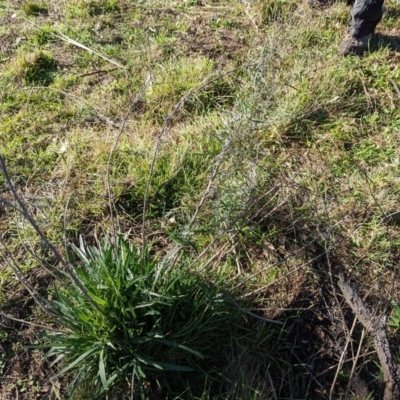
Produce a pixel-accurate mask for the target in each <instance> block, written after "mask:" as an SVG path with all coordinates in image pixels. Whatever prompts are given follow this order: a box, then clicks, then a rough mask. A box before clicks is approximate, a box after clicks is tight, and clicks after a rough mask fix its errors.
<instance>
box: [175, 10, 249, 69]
mask: <svg viewBox="0 0 400 400" xmlns="http://www.w3.org/2000/svg"><path fill="white" fill-rule="evenodd" d="M224 18H226V17H225V16H224V15H222V16H219V15H216V14H211V15H199V16H196V17H193V18H192V20H191V21H190V27H189V29H188V30H187V31H186V32H182V33H180V34H179V45H180V46H179V47H180V52H181V53H184V54H197V55H202V56H206V57H209V58H211V59H213V60H216V61H218V62H220V63H222V64H227V63H228V62H230V61H235V62H240V61H241V60H242V59H243V56H244V55H245V54H246V53H247V52H248V50H249V49H248V44H247V43H246V40H245V38H248V30H249V29H250V25H249V24H248V23H245V22H243V21H241V23H240V25H241V28H240V30H238V29H229V28H226V27H223V26H222V27H218V28H214V27H213V26H215V25H218V24H219V23H221V24H222V25H223V22H220V21H221V20H223V19H224ZM225 23H226V24H229V22H225ZM232 23H233V22H232ZM239 32H240V34H239Z"/></svg>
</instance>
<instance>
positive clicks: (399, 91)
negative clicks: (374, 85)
mask: <svg viewBox="0 0 400 400" xmlns="http://www.w3.org/2000/svg"><path fill="white" fill-rule="evenodd" d="M389 81H390V83H391V84H392V85H393V87H394V90H395V91H396V93H397V95H398V96H399V97H400V89H399V87H398V86H397V83H396V82H395V81H394V80H393V79H392V78H389Z"/></svg>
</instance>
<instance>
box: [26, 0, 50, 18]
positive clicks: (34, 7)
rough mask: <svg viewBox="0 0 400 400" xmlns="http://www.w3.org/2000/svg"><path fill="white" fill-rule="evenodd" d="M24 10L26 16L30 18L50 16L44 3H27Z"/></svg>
mask: <svg viewBox="0 0 400 400" xmlns="http://www.w3.org/2000/svg"><path fill="white" fill-rule="evenodd" d="M22 10H23V11H24V12H25V14H26V15H27V16H28V17H30V16H32V15H40V14H48V13H49V9H48V7H47V5H46V4H45V3H43V2H40V3H36V2H33V1H27V2H26V3H25V4H24V5H23V6H22Z"/></svg>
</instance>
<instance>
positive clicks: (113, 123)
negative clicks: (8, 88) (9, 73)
mask: <svg viewBox="0 0 400 400" xmlns="http://www.w3.org/2000/svg"><path fill="white" fill-rule="evenodd" d="M32 89H40V90H52V91H53V92H58V93H61V94H63V95H64V96H66V97H71V98H73V99H77V100H80V101H82V102H83V103H85V104H87V105H88V106H89V107H91V108H92V109H93V110H94V111H95V112H96V114H97V115H98V116H99V117H100V119H102V120H103V121H104V122H105V123H107V124H109V125H111V126H113V127H114V128H120V127H121V125H120V124H118V123H116V122H114V121H112V120H111V119H110V118H108V117H107V116H106V115H104V114H102V113H101V112H100V111H99V110H98V109H97V108H96V107H95V106H94V105H93V104H92V103H90V102H89V101H87V100H86V99H84V98H83V97H80V96H76V95H74V94H71V93H68V92H66V91H64V90H61V89H57V88H53V87H50V86H47V87H46V86H30V87H24V88H20V89H18V90H16V92H20V91H28V90H32Z"/></svg>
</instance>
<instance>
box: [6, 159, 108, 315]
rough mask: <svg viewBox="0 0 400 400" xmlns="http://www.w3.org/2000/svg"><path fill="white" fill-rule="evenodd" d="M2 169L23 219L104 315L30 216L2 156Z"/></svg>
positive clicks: (69, 266)
mask: <svg viewBox="0 0 400 400" xmlns="http://www.w3.org/2000/svg"><path fill="white" fill-rule="evenodd" d="M0 169H1V171H2V172H3V175H4V178H5V180H6V183H7V185H8V187H9V188H10V191H11V193H12V195H13V197H14V199H15V200H16V202H17V203H18V205H19V207H20V210H19V211H20V213H21V214H22V215H23V217H24V218H25V219H26V220H27V221H28V222H29V223H30V224H31V225H32V227H33V229H34V230H35V232H36V233H37V234H38V236H39V237H40V238H41V239H42V240H43V242H44V243H46V245H47V246H48V247H49V249H50V250H51V251H52V253H53V255H54V257H55V258H56V260H57V261H58V262H59V263H60V264H61V265H62V266H63V267H64V268H65V270H66V271H67V272H68V274H69V276H70V277H71V279H72V281H73V282H74V283H75V285H76V286H77V287H78V288H79V289H80V290H81V292H82V293H83V295H84V296H85V297H86V298H87V299H88V300H89V302H90V303H92V304H93V305H94V307H95V308H96V309H97V310H98V311H99V312H100V313H101V314H103V315H104V311H103V310H102V309H101V308H100V307H99V306H98V305H97V303H96V302H95V301H94V300H93V299H92V298H91V297H90V295H89V293H88V292H87V290H86V289H85V288H84V286H83V285H82V283H81V281H80V280H79V279H78V277H77V276H76V275H75V271H74V270H73V268H72V267H71V265H69V264H68V263H67V262H66V261H65V260H64V258H63V257H62V256H61V255H60V253H59V252H58V250H57V249H56V247H55V246H54V245H53V244H52V243H51V242H50V241H49V240H48V239H47V237H46V236H45V235H44V233H43V232H42V230H41V229H40V228H39V226H38V224H37V223H36V221H35V220H34V218H33V217H32V216H31V215H30V214H29V212H28V210H27V209H26V206H25V204H24V202H23V201H22V200H21V199H20V198H19V196H18V194H17V192H16V190H15V188H14V185H13V184H12V182H11V179H10V176H9V175H8V171H7V167H6V163H5V160H4V157H3V156H1V155H0Z"/></svg>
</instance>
